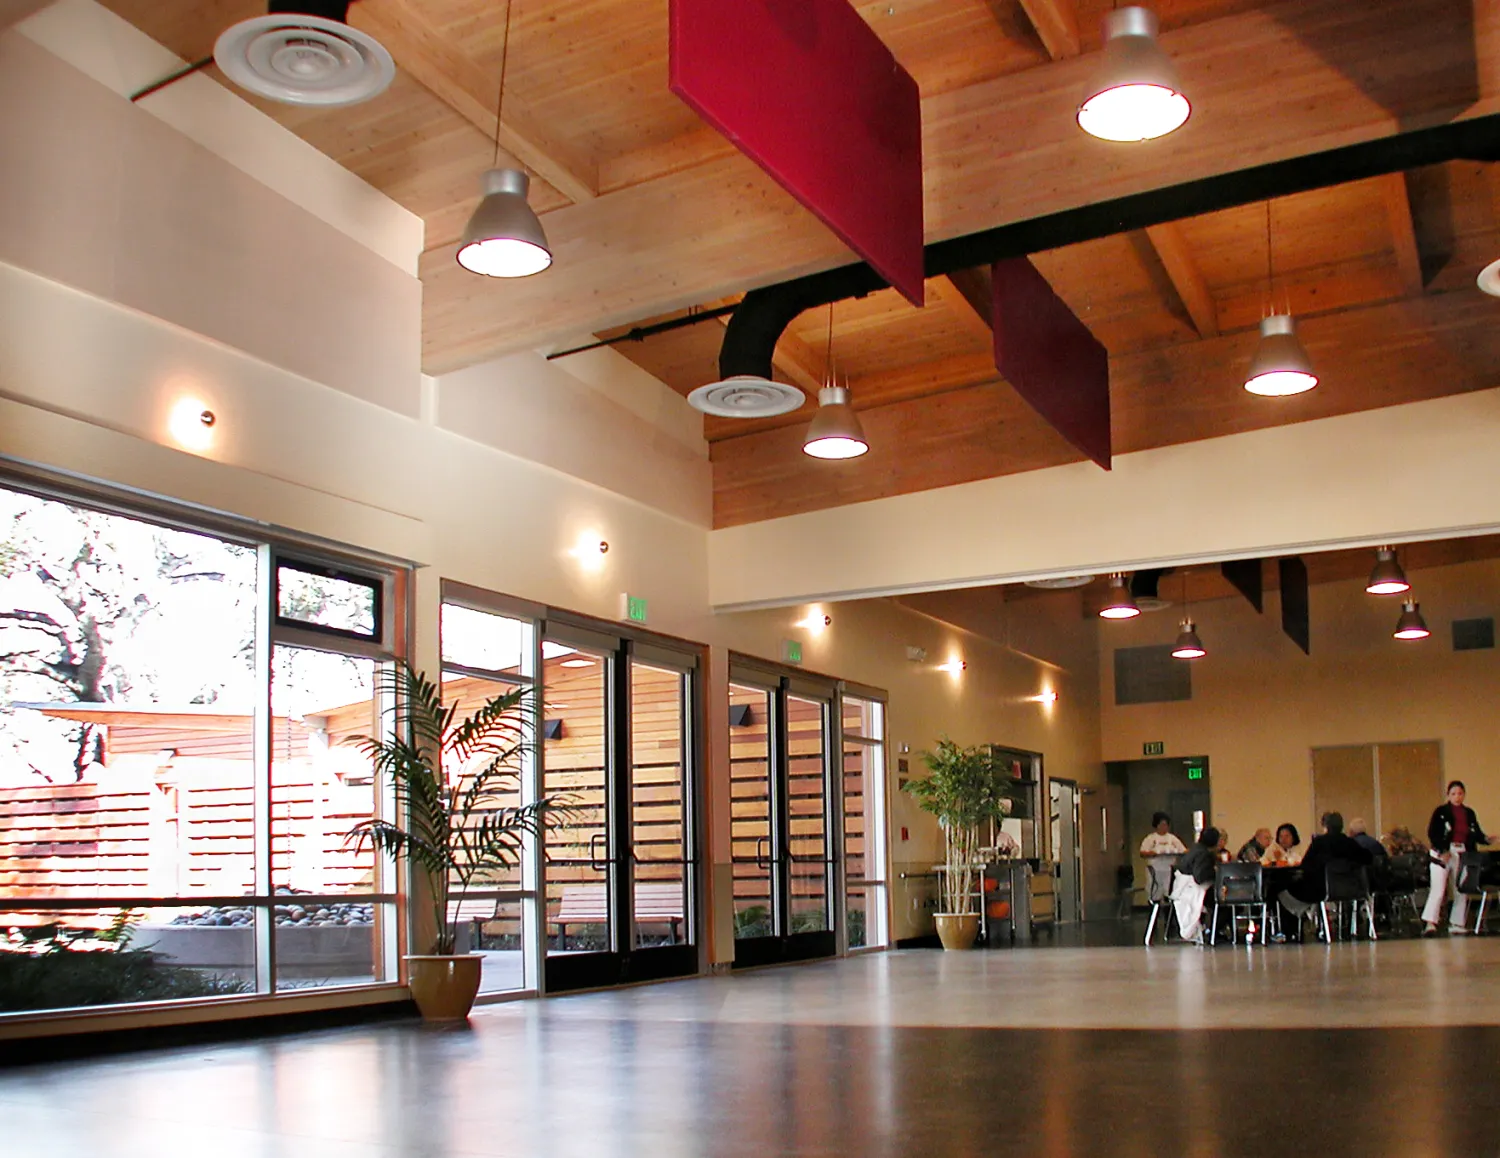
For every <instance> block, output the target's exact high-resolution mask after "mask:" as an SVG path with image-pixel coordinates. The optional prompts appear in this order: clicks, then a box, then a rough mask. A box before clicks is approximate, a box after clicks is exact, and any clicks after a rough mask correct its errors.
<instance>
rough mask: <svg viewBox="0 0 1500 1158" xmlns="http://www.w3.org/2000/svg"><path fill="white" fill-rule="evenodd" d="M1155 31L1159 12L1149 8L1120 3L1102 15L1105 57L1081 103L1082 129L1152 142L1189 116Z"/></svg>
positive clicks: (1103, 137)
mask: <svg viewBox="0 0 1500 1158" xmlns="http://www.w3.org/2000/svg"><path fill="white" fill-rule="evenodd" d="M1156 32H1157V21H1156V13H1154V12H1152V11H1151V10H1150V9H1147V8H1138V7H1128V8H1118V9H1116V10H1115V11H1113V12H1111V13H1110V14H1109V15H1108V16H1106V17H1105V18H1104V60H1103V62H1102V63H1101V64H1100V66H1099V69H1098V71H1097V72H1095V74H1094V78H1093V81H1092V83H1090V84H1089V86H1088V88H1087V89H1085V90H1084V94H1083V101H1082V103H1081V104H1079V106H1078V127H1079V128H1081V129H1082V130H1083V131H1084V132H1086V133H1088V134H1089V135H1090V136H1093V137H1098V138H1100V139H1101V140H1105V141H1149V140H1152V139H1153V138H1155V137H1164V136H1166V135H1167V134H1168V133H1170V132H1171V131H1172V130H1173V129H1178V128H1181V127H1182V125H1183V123H1184V122H1185V121H1186V120H1187V119H1188V116H1189V115H1190V114H1191V113H1192V111H1193V106H1192V105H1191V104H1190V103H1189V101H1188V99H1187V97H1186V96H1184V95H1183V92H1182V81H1181V79H1180V78H1179V77H1178V75H1177V68H1176V66H1175V65H1173V63H1172V61H1171V58H1169V57H1168V56H1167V54H1166V53H1165V52H1163V51H1162V47H1161V44H1160V43H1159V42H1158V41H1157V39H1156Z"/></svg>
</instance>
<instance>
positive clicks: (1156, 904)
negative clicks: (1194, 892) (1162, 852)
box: [1146, 856, 1176, 949]
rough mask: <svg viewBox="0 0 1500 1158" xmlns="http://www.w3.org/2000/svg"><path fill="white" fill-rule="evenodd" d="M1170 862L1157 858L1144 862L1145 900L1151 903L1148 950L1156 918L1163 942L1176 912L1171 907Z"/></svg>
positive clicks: (1162, 857)
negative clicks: (1159, 924) (1159, 923)
mask: <svg viewBox="0 0 1500 1158" xmlns="http://www.w3.org/2000/svg"><path fill="white" fill-rule="evenodd" d="M1172 861H1173V858H1172V857H1169V856H1158V857H1154V858H1152V859H1151V860H1149V861H1147V862H1146V879H1147V888H1146V899H1147V900H1148V901H1150V902H1151V920H1149V921H1148V922H1146V947H1147V948H1148V949H1149V948H1150V947H1151V934H1153V933H1154V932H1156V922H1157V919H1158V918H1160V920H1161V939H1162V940H1163V941H1165V940H1166V939H1167V938H1168V937H1169V936H1170V935H1171V933H1172V918H1173V914H1174V913H1175V912H1176V910H1175V909H1174V908H1173V907H1172Z"/></svg>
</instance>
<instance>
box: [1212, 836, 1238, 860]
mask: <svg viewBox="0 0 1500 1158" xmlns="http://www.w3.org/2000/svg"><path fill="white" fill-rule="evenodd" d="M1214 859H1215V860H1216V861H1218V862H1219V863H1220V864H1228V863H1229V862H1230V861H1232V860H1233V859H1234V853H1232V852H1230V851H1229V829H1227V828H1221V829H1219V845H1218V847H1217V848H1215V849H1214Z"/></svg>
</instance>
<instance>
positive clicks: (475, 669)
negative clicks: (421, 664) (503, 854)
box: [442, 602, 547, 995]
mask: <svg viewBox="0 0 1500 1158" xmlns="http://www.w3.org/2000/svg"><path fill="white" fill-rule="evenodd" d="M535 648H536V626H535V624H534V623H533V622H532V621H531V620H529V619H523V618H518V617H514V616H508V615H502V614H499V613H498V612H494V611H489V610H484V609H481V608H476V607H470V606H465V605H463V604H460V603H454V602H444V604H443V608H442V654H443V701H444V703H446V704H447V705H448V706H450V707H452V708H455V709H456V710H457V718H458V719H460V720H461V719H463V718H464V717H465V716H468V715H470V714H471V713H473V712H474V711H476V710H478V709H479V708H481V707H483V706H484V705H485V704H487V703H489V702H491V701H493V700H495V699H496V698H498V697H500V696H504V695H506V694H508V693H511V692H514V691H515V690H516V689H518V688H529V689H533V695H534V694H535V691H534V689H535V681H534V680H533V678H532V677H533V672H534V670H535V660H534V651H535ZM516 714H517V728H518V733H517V734H518V735H520V736H523V737H525V738H526V739H527V740H528V741H529V742H528V743H525V744H523V745H522V747H521V750H520V751H518V752H517V753H516V754H515V755H514V757H513V758H512V759H511V760H510V761H509V762H508V763H507V765H506V766H505V767H503V768H502V769H499V770H498V772H499V774H498V775H497V776H494V777H492V778H491V791H490V793H489V799H488V801H487V802H486V804H485V806H484V807H485V808H486V809H488V810H491V811H494V810H499V809H504V808H515V807H518V806H520V805H521V804H523V803H524V802H525V801H526V799H527V798H528V787H527V786H528V785H529V783H530V781H531V777H532V776H534V774H535V766H536V750H535V749H536V745H537V744H538V743H542V742H545V741H543V740H542V739H541V736H542V735H543V734H545V732H546V730H547V729H546V726H545V725H543V726H542V727H541V728H540V729H539V728H538V726H537V724H536V714H537V709H536V704H535V701H534V699H533V698H530V697H528V698H527V699H524V700H523V701H522V702H521V704H520V705H519V706H518V707H517V709H516ZM490 759H491V757H490V756H489V755H488V754H487V753H481V754H478V755H476V756H475V757H474V758H473V760H472V761H471V766H468V767H462V766H458V765H455V766H453V767H450V768H448V769H446V772H447V775H448V777H449V779H450V781H451V782H453V781H456V782H457V783H458V784H459V785H460V786H461V787H465V788H466V787H468V786H469V785H471V784H472V783H473V779H474V777H475V776H476V775H479V774H482V773H484V772H485V771H486V770H487V765H488V764H489V762H490ZM529 855H530V852H529V848H527V849H521V850H518V852H517V855H516V856H515V858H514V859H513V861H512V862H511V863H508V864H506V865H504V866H502V867H500V868H497V869H495V870H493V871H490V872H488V873H486V874H485V875H484V877H483V878H482V879H476V880H475V881H473V882H472V883H471V886H470V888H469V889H468V891H467V892H464V893H463V894H462V895H460V892H459V887H458V882H457V881H454V882H453V893H452V895H451V897H450V911H449V919H450V920H454V921H456V922H457V924H458V938H459V939H458V945H459V949H460V950H461V951H462V950H463V949H464V948H465V947H466V946H467V948H468V950H469V951H470V952H474V953H478V954H480V955H481V956H482V957H483V960H484V964H483V970H482V973H481V975H480V985H479V992H480V993H481V994H482V995H483V994H497V993H508V992H514V991H516V990H522V989H528V988H535V987H536V982H535V979H534V972H535V968H536V967H535V964H534V963H530V962H529V952H530V945H531V932H530V931H531V928H532V919H531V913H532V912H533V905H534V900H535V891H534V889H533V888H532V887H531V885H530V884H529V882H530V880H531V877H532V875H533V874H532V871H531V868H530V866H529V864H528V856H529ZM529 975H530V979H528V977H529Z"/></svg>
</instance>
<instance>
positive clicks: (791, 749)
mask: <svg viewBox="0 0 1500 1158" xmlns="http://www.w3.org/2000/svg"><path fill="white" fill-rule="evenodd" d="M831 714H832V698H831V693H830V695H829V697H828V698H823V697H821V696H819V695H818V694H816V693H813V692H804V691H802V690H801V689H798V690H796V691H793V690H792V688H791V686H790V684H789V681H786V680H782V681H779V683H778V684H777V685H776V686H765V685H759V684H755V683H750V682H748V681H747V682H739V681H736V682H733V683H731V685H730V729H729V732H730V750H729V759H730V792H731V801H732V810H731V820H730V838H731V853H730V855H731V860H732V862H733V870H734V931H735V943H734V963H735V966H736V967H739V968H743V967H746V966H751V965H769V964H775V963H777V962H782V961H800V960H805V959H807V958H811V957H831V956H833V954H834V953H835V952H836V951H837V943H836V941H835V936H834V920H833V913H834V907H833V904H832V901H833V897H834V890H833V887H832V884H833V880H834V856H833V840H832V824H831V822H832V817H831V814H830V808H829V788H828V785H829V771H828V770H829V754H830V744H829V736H830V724H831Z"/></svg>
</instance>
